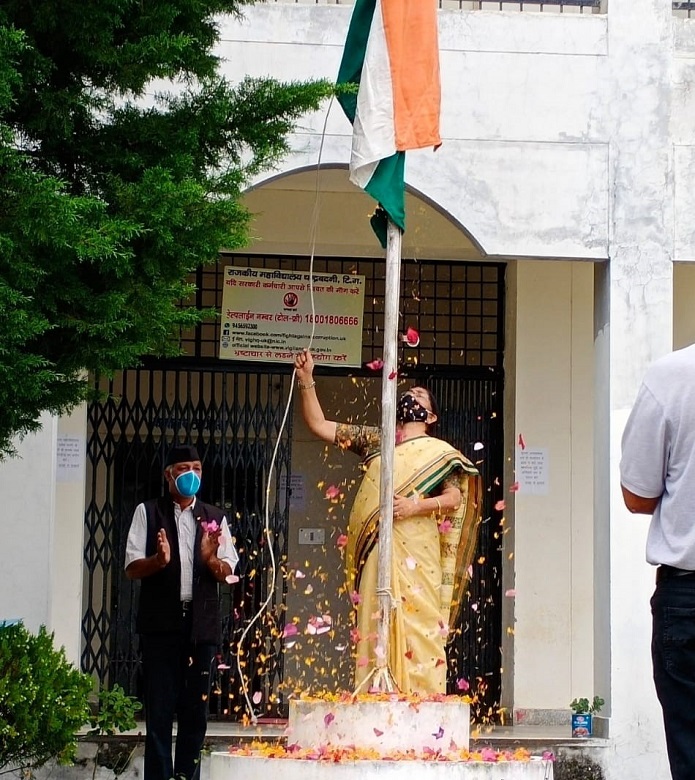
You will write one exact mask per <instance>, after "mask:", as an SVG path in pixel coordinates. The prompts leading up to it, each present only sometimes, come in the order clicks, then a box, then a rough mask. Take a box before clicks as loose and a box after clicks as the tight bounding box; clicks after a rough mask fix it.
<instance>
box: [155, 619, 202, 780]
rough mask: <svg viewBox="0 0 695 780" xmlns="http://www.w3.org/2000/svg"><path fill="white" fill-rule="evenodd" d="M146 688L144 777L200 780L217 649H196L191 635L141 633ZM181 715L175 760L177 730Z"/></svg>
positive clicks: (168, 779)
mask: <svg viewBox="0 0 695 780" xmlns="http://www.w3.org/2000/svg"><path fill="white" fill-rule="evenodd" d="M140 647H141V648H142V667H143V682H144V688H145V697H144V698H145V725H146V728H147V735H146V737H145V778H144V780H170V778H172V777H176V778H181V777H185V778H186V780H197V778H198V777H199V776H200V750H201V748H202V747H203V741H204V740H205V731H206V729H207V716H208V695H209V692H210V666H211V664H212V661H213V659H214V656H215V650H216V647H215V645H208V644H192V643H191V642H190V640H189V639H188V634H185V635H184V634H178V633H172V634H142V635H141V637H140ZM174 714H176V716H177V717H176V722H177V735H176V756H175V760H174V762H173V764H172V760H171V746H172V729H173V722H174Z"/></svg>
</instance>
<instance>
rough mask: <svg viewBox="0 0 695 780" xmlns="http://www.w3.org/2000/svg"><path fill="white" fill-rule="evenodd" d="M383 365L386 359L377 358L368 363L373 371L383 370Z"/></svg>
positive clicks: (368, 366)
mask: <svg viewBox="0 0 695 780" xmlns="http://www.w3.org/2000/svg"><path fill="white" fill-rule="evenodd" d="M383 367H384V361H383V360H382V359H381V358H376V359H375V360H372V361H370V362H369V363H367V368H369V369H371V370H372V371H381V369H382V368H383Z"/></svg>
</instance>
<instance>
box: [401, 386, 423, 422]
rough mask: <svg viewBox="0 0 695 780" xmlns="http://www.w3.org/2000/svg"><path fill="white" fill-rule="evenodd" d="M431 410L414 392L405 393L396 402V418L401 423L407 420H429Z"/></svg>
mask: <svg viewBox="0 0 695 780" xmlns="http://www.w3.org/2000/svg"><path fill="white" fill-rule="evenodd" d="M428 414H429V412H428V411H427V409H425V407H424V406H423V405H422V404H421V403H420V402H419V401H418V400H417V398H416V397H415V396H414V395H412V393H403V395H402V396H401V397H400V398H399V399H398V403H397V404H396V419H397V420H398V422H400V423H407V422H427V415H428Z"/></svg>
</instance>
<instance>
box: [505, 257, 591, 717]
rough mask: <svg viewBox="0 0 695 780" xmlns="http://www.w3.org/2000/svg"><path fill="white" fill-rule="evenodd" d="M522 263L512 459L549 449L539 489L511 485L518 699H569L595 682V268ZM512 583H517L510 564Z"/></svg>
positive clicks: (510, 347)
mask: <svg viewBox="0 0 695 780" xmlns="http://www.w3.org/2000/svg"><path fill="white" fill-rule="evenodd" d="M515 266H516V267H515V268H514V269H513V271H512V274H511V278H512V279H513V280H514V287H515V290H516V299H515V300H514V301H512V302H510V306H511V307H512V308H513V309H514V308H515V309H516V321H515V322H514V321H513V320H512V321H511V322H510V323H509V328H510V332H509V340H508V343H507V350H506V352H507V357H508V361H507V376H506V379H507V384H506V387H507V391H506V392H507V396H508V397H507V409H510V407H511V410H512V414H511V415H508V417H507V419H506V421H505V424H506V436H505V446H506V457H507V459H508V463H509V464H510V467H511V464H512V463H515V462H516V461H517V459H518V455H519V452H520V450H521V447H520V444H519V442H520V440H523V442H524V445H525V447H526V451H527V452H530V451H534V450H538V451H541V452H542V453H543V458H544V460H545V462H546V464H547V482H546V485H545V487H543V488H541V489H540V490H539V492H538V493H537V494H531V493H528V492H527V493H525V492H524V488H523V486H522V487H521V489H520V490H519V492H516V493H514V492H510V493H508V494H507V496H508V515H509V517H508V520H509V521H510V522H513V528H514V549H513V551H511V552H512V553H513V560H514V576H515V580H514V582H513V588H514V591H515V596H514V622H513V624H509V625H506V626H503V630H504V631H505V633H506V634H507V635H508V636H509V635H510V634H513V644H514V705H515V708H516V709H517V710H519V709H522V710H523V709H563V708H564V709H566V708H567V707H568V705H569V702H570V700H571V699H572V698H573V697H575V696H589V695H593V693H594V690H593V647H594V645H593V596H594V593H593V577H592V573H593V477H592V470H593V431H592V429H593V391H594V376H593V373H594V370H593V273H594V269H593V265H592V264H591V263H579V262H552V263H549V262H542V261H535V262H534V261H519V262H517V263H516V264H515ZM510 367H511V368H512V369H513V372H512V371H510ZM516 479H517V480H518V479H520V474H519V473H518V472H517V473H516ZM507 558H509V554H508V555H507ZM505 584H506V585H507V586H508V587H512V585H511V584H510V582H509V574H507V577H506V579H505ZM509 612H510V610H506V611H505V616H506V617H509ZM507 641H508V640H507ZM596 693H601V692H600V691H596Z"/></svg>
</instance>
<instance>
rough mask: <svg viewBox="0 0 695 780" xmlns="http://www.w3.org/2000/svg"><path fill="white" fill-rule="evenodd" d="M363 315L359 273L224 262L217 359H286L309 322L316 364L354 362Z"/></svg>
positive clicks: (304, 339)
mask: <svg viewBox="0 0 695 780" xmlns="http://www.w3.org/2000/svg"><path fill="white" fill-rule="evenodd" d="M312 281H313V299H314V305H313V309H312V302H311V298H312V295H311V284H312ZM363 316H364V276H358V275H356V274H342V273H341V274H337V273H336V274H327V273H314V274H313V275H311V274H309V273H304V272H302V271H277V270H274V269H270V268H238V267H236V266H227V267H226V268H225V269H224V290H223V292H222V326H221V330H220V357H221V358H225V359H227V360H262V361H264V362H266V361H268V362H276V363H291V362H293V361H294V357H295V355H296V354H297V353H298V352H300V351H301V350H302V349H304V348H305V347H306V346H308V344H309V337H310V335H311V330H312V327H313V326H314V325H315V332H314V340H313V343H312V347H311V352H312V355H313V356H314V360H315V361H316V362H317V363H320V364H322V365H332V366H359V365H360V364H361V363H362V325H363Z"/></svg>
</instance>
